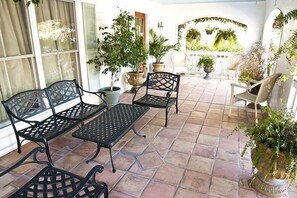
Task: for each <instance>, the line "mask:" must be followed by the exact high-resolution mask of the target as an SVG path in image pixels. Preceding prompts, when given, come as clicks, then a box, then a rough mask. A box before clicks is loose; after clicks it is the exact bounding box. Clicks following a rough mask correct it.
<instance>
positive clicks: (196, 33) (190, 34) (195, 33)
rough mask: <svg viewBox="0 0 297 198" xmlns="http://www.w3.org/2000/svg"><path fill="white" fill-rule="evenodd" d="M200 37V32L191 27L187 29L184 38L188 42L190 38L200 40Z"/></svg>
mask: <svg viewBox="0 0 297 198" xmlns="http://www.w3.org/2000/svg"><path fill="white" fill-rule="evenodd" d="M200 39H201V33H200V32H199V31H198V30H196V29H193V28H191V29H189V30H188V31H187V35H186V40H187V41H188V42H190V41H192V40H198V41H200Z"/></svg>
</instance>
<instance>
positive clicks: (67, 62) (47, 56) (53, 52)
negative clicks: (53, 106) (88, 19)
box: [36, 0, 79, 86]
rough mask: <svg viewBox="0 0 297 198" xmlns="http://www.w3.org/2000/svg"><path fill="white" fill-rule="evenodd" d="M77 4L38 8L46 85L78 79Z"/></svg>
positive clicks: (55, 1)
mask: <svg viewBox="0 0 297 198" xmlns="http://www.w3.org/2000/svg"><path fill="white" fill-rule="evenodd" d="M74 12H75V7H74V2H69V1H60V0H47V1H43V3H42V4H40V5H39V7H36V15H37V23H38V24H37V28H38V35H39V40H40V47H41V52H42V62H43V70H44V76H45V81H46V85H47V86H48V85H50V84H52V83H53V82H56V81H59V80H65V79H73V78H78V73H77V72H78V63H79V61H78V49H77V37H76V26H75V13H74Z"/></svg>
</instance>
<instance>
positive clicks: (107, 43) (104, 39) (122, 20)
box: [87, 10, 134, 107]
mask: <svg viewBox="0 0 297 198" xmlns="http://www.w3.org/2000/svg"><path fill="white" fill-rule="evenodd" d="M133 20H134V18H133V16H132V15H130V14H129V13H128V12H127V11H122V10H120V13H119V15H118V16H117V17H116V18H115V19H113V21H112V25H111V28H108V27H99V31H101V38H98V39H97V55H96V56H95V57H94V58H93V59H90V60H88V62H87V63H88V64H95V67H96V68H98V69H99V70H100V71H101V72H102V73H103V74H110V86H109V87H104V88H102V89H100V90H101V91H104V92H105V93H106V96H105V100H106V102H107V103H108V106H109V107H111V106H114V105H115V104H117V103H118V101H119V94H120V87H115V86H114V83H115V82H116V81H118V80H119V75H120V71H121V68H122V67H127V66H128V65H129V60H130V59H129V58H130V51H129V49H130V48H129V47H128V48H127V47H126V46H130V45H129V44H130V43H131V21H133Z"/></svg>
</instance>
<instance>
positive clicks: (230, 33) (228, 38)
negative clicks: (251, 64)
mask: <svg viewBox="0 0 297 198" xmlns="http://www.w3.org/2000/svg"><path fill="white" fill-rule="evenodd" d="M223 42H229V43H236V42H237V36H236V34H235V31H234V30H232V29H231V28H228V29H226V30H222V29H220V30H218V32H217V34H216V37H215V40H214V44H213V46H214V47H217V46H219V45H220V44H221V43H223Z"/></svg>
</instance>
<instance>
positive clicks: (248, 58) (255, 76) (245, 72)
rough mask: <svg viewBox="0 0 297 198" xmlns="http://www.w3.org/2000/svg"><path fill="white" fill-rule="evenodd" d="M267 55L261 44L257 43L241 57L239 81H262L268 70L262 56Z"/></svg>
mask: <svg viewBox="0 0 297 198" xmlns="http://www.w3.org/2000/svg"><path fill="white" fill-rule="evenodd" d="M264 53H266V50H265V48H264V47H263V46H262V44H261V42H255V43H254V44H253V45H252V46H251V48H250V50H249V51H247V53H245V54H242V55H241V63H242V66H241V67H240V76H239V80H241V81H243V82H248V81H250V80H257V81H258V80H261V79H263V78H264V73H265V71H266V68H265V67H264V60H263V58H262V55H263V54H264Z"/></svg>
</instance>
